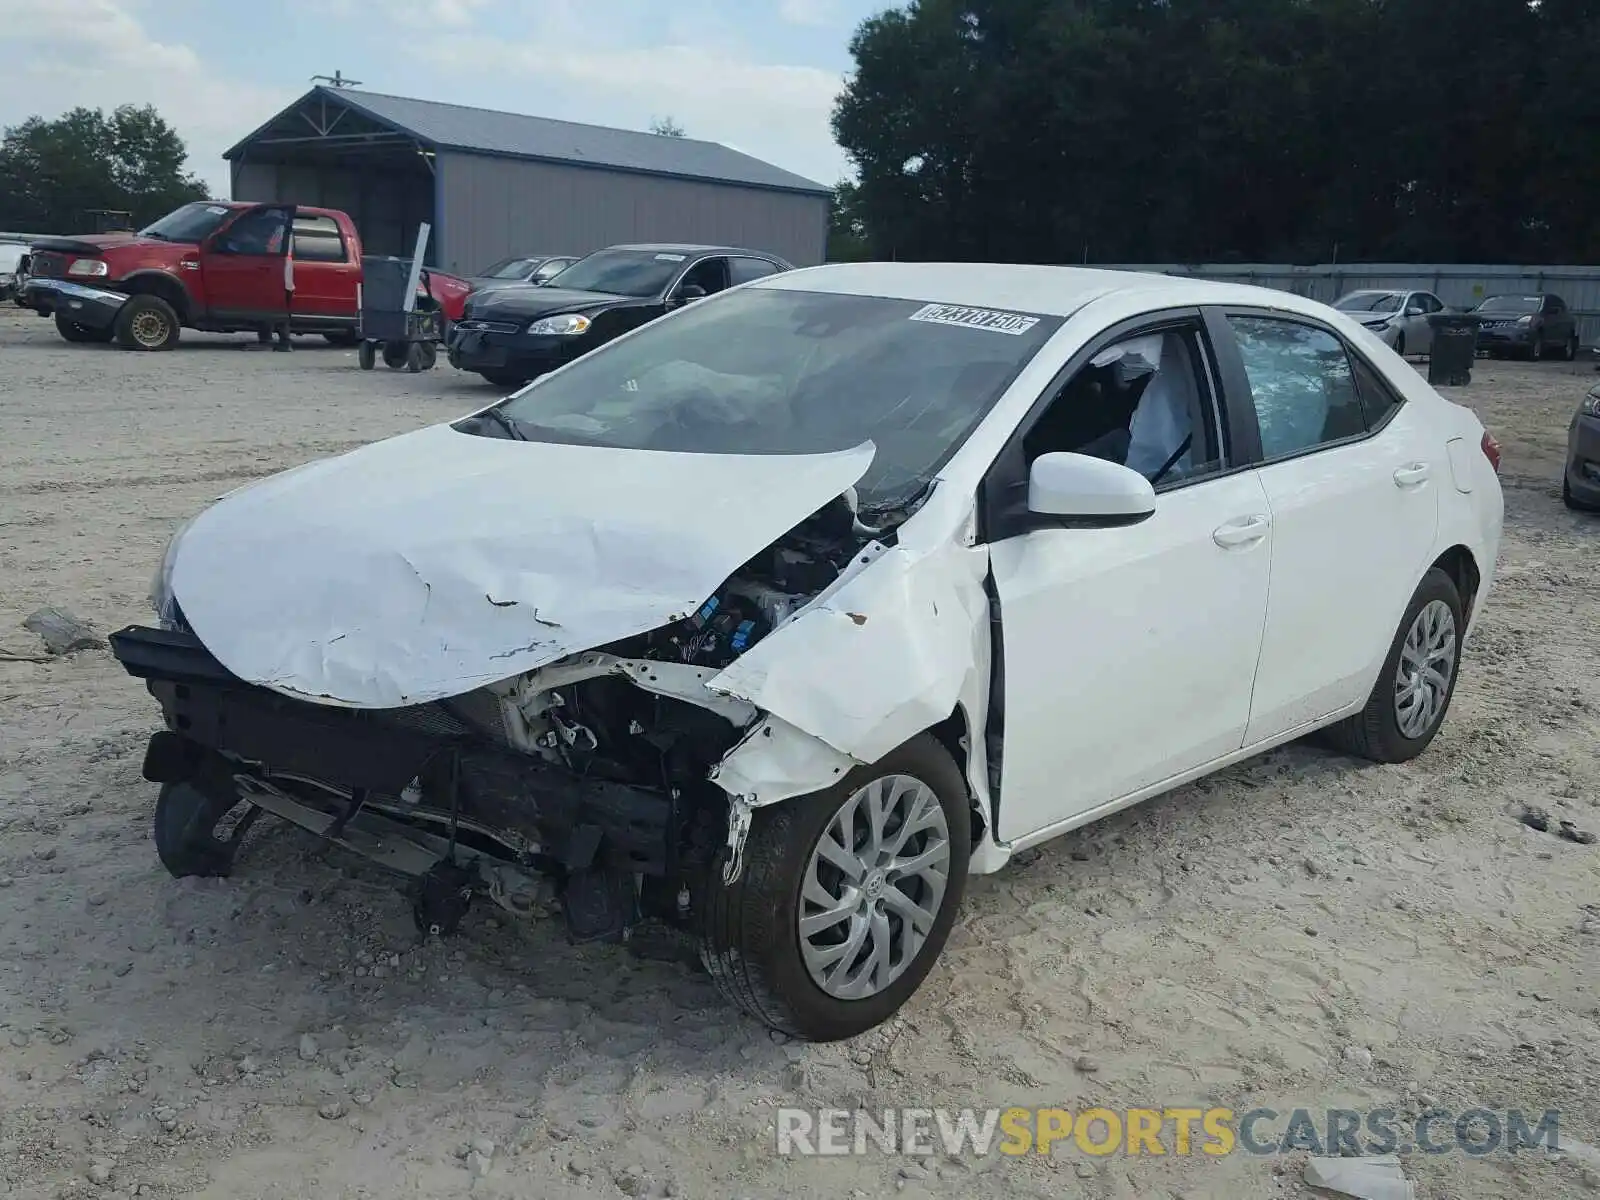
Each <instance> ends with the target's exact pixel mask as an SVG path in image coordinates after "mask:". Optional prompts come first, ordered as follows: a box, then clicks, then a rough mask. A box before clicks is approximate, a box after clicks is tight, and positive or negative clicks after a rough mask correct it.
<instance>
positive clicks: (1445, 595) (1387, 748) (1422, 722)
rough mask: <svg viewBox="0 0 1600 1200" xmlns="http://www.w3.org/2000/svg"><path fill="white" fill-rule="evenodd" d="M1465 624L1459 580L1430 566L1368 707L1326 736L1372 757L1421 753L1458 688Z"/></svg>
mask: <svg viewBox="0 0 1600 1200" xmlns="http://www.w3.org/2000/svg"><path fill="white" fill-rule="evenodd" d="M1465 628H1466V621H1465V619H1464V618H1463V615H1462V606H1461V593H1460V592H1458V591H1457V590H1456V585H1455V581H1454V580H1452V579H1451V578H1450V576H1449V575H1447V574H1445V572H1443V571H1441V570H1440V569H1439V568H1438V567H1433V568H1431V569H1430V570H1429V571H1428V573H1427V574H1426V575H1424V576H1423V578H1422V583H1421V584H1419V585H1418V587H1417V590H1416V592H1414V593H1413V594H1412V597H1411V603H1410V604H1408V605H1406V611H1405V616H1404V617H1402V618H1401V620H1400V628H1399V630H1398V631H1397V632H1396V633H1395V635H1394V641H1393V643H1392V644H1391V645H1390V647H1389V654H1388V656H1387V657H1386V658H1385V659H1384V661H1383V669H1382V670H1381V671H1379V672H1378V682H1377V683H1375V684H1374V685H1373V688H1372V694H1371V695H1370V696H1369V697H1368V698H1367V705H1366V707H1365V708H1363V709H1362V710H1361V711H1360V712H1358V713H1356V714H1355V716H1353V717H1347V718H1346V719H1345V720H1343V721H1340V722H1339V723H1338V724H1337V725H1333V726H1331V727H1329V728H1328V729H1327V730H1325V731H1324V733H1323V737H1324V739H1325V740H1326V741H1327V742H1329V743H1330V744H1331V745H1332V746H1334V748H1336V749H1339V750H1343V751H1345V752H1346V753H1348V754H1353V755H1355V756H1357V757H1358V758H1366V759H1371V760H1372V761H1373V762H1384V763H1399V762H1406V761H1408V760H1409V759H1413V758H1415V757H1416V756H1417V755H1419V754H1421V753H1422V752H1423V751H1424V750H1426V749H1427V748H1428V743H1429V742H1431V741H1433V738H1434V735H1435V734H1437V733H1438V732H1439V727H1440V726H1441V725H1442V724H1443V723H1444V717H1445V713H1446V712H1448V711H1449V709H1450V700H1451V697H1453V696H1454V695H1455V690H1456V679H1457V677H1458V676H1459V674H1460V655H1461V634H1462V632H1463V631H1464V630H1465Z"/></svg>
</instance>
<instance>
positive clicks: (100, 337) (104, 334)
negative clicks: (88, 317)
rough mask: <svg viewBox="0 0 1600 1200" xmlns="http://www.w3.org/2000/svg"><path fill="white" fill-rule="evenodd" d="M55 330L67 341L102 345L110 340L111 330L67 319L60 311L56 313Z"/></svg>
mask: <svg viewBox="0 0 1600 1200" xmlns="http://www.w3.org/2000/svg"><path fill="white" fill-rule="evenodd" d="M56 332H57V333H59V334H60V335H61V336H62V337H63V338H65V339H66V340H67V341H69V342H73V343H75V344H81V345H94V344H99V345H104V344H105V343H106V342H109V341H110V340H111V336H112V334H111V330H109V329H95V328H94V327H93V326H90V325H80V324H78V323H77V322H76V321H69V320H67V319H66V318H65V317H64V316H62V315H61V314H60V313H57V314H56Z"/></svg>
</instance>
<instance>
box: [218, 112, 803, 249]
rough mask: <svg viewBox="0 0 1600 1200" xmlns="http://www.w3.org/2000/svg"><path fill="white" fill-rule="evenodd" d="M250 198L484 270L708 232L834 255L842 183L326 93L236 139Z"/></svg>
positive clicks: (757, 163) (237, 192)
mask: <svg viewBox="0 0 1600 1200" xmlns="http://www.w3.org/2000/svg"><path fill="white" fill-rule="evenodd" d="M224 157H225V158H226V159H228V161H229V163H230V164H231V166H232V190H233V198H234V199H235V200H252V201H272V200H280V201H286V202H289V203H295V204H311V205H320V206H323V207H327V208H337V209H342V210H343V211H345V212H347V213H349V214H350V216H351V218H352V219H353V220H354V221H355V223H356V228H357V229H359V230H360V231H361V238H362V242H363V244H364V245H365V248H366V252H367V253H369V254H401V255H408V254H410V253H411V248H412V245H413V243H414V242H415V240H416V235H417V226H418V225H419V224H420V223H421V222H424V221H426V222H428V223H429V224H430V225H432V227H433V232H432V234H431V236H430V238H429V249H428V262H429V264H430V265H431V266H435V267H439V268H440V269H442V270H446V271H451V272H455V273H460V274H472V273H473V272H476V271H480V270H482V269H483V268H485V267H487V266H488V265H489V264H491V263H493V262H495V261H497V260H499V259H502V258H507V257H510V256H511V255H514V254H586V253H588V252H589V251H591V250H596V249H599V248H600V247H602V246H609V245H615V244H616V243H619V242H705V243H716V244H721V245H731V246H743V247H747V248H749V249H752V250H766V251H769V252H771V253H775V254H778V255H781V256H782V257H784V258H786V259H788V260H789V261H790V262H792V263H794V264H795V265H796V266H811V265H814V264H816V263H820V262H822V261H823V258H824V256H825V253H826V247H827V236H828V213H829V203H830V189H828V188H826V187H823V186H822V185H821V184H818V183H813V182H812V181H811V180H809V179H803V178H801V177H800V176H798V175H793V174H790V173H789V172H788V171H784V170H781V169H780V168H778V167H774V166H772V165H771V164H769V163H765V162H762V161H761V160H760V159H757V158H751V157H750V156H749V155H748V154H742V153H740V152H739V151H737V150H733V149H730V148H729V147H727V146H723V145H720V144H718V143H716V142H702V141H695V140H693V139H691V138H679V137H667V136H663V135H661V134H654V133H638V132H634V131H632V130H626V129H608V128H604V127H602V126H598V125H578V124H574V123H572V122H569V121H552V120H547V119H546V118H543V117H528V116H521V115H518V114H516V113H503V112H493V111H490V110H488V109H481V108H466V107H464V106H462V105H459V104H438V103H434V102H432V101H428V100H408V99H405V98H403V97H400V96H384V95H379V94H377V93H374V92H365V91H356V90H354V89H352V88H330V87H320V86H319V87H316V88H313V89H312V90H311V91H309V92H307V93H306V94H305V95H304V96H302V97H301V98H300V99H299V100H297V101H295V102H294V103H293V104H291V105H290V106H289V107H288V108H286V109H284V110H283V111H282V112H280V113H279V114H278V115H277V116H275V117H273V118H272V119H271V120H270V121H268V122H267V123H266V124H265V125H263V126H261V128H259V129H257V130H256V131H255V132H254V133H252V134H250V135H249V136H248V137H246V138H245V139H244V140H243V141H241V142H239V143H238V144H237V145H236V146H234V147H233V148H232V149H230V150H229V151H228V152H227V153H226V154H225V155H224Z"/></svg>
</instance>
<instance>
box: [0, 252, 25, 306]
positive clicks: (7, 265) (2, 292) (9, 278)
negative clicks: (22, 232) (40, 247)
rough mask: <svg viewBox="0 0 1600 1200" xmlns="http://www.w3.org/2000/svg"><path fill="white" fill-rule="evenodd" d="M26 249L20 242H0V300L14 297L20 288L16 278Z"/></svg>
mask: <svg viewBox="0 0 1600 1200" xmlns="http://www.w3.org/2000/svg"><path fill="white" fill-rule="evenodd" d="M27 253H28V247H27V246H25V245H23V244H22V243H21V242H0V300H5V299H8V298H10V297H12V296H15V295H16V294H17V292H18V291H19V290H20V289H21V287H22V281H21V280H20V279H19V278H17V276H18V272H19V269H20V267H21V265H22V260H23V258H25V257H26V256H27Z"/></svg>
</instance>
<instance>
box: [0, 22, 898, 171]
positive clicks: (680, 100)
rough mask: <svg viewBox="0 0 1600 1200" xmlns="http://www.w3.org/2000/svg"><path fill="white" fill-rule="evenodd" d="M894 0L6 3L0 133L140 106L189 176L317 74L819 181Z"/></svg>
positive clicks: (218, 161)
mask: <svg viewBox="0 0 1600 1200" xmlns="http://www.w3.org/2000/svg"><path fill="white" fill-rule="evenodd" d="M887 7H890V0H0V126H7V125H15V124H18V123H20V122H21V121H24V120H26V119H27V118H28V117H30V116H35V115H38V116H44V117H54V116H58V115H60V114H61V113H63V112H65V111H66V110H68V109H70V108H73V107H76V106H78V105H83V106H86V107H89V108H105V109H107V110H110V109H112V108H115V107H116V106H117V105H118V104H124V103H134V104H145V103H149V104H154V105H155V106H156V108H157V109H158V110H159V111H160V112H161V115H162V116H163V117H165V118H166V119H167V120H168V121H169V122H171V123H172V124H173V125H174V126H176V127H177V130H178V132H179V133H180V134H181V135H182V136H183V138H184V139H185V141H186V142H187V144H188V147H189V168H190V170H192V171H193V172H194V173H195V174H197V175H199V176H200V177H201V178H202V179H203V180H205V181H206V182H207V183H208V184H209V185H210V186H211V187H212V189H213V194H214V195H216V196H218V197H225V196H226V195H227V194H228V171H227V164H226V163H224V162H223V160H222V157H221V155H222V152H223V151H224V150H226V149H227V148H228V147H229V146H231V145H232V144H233V143H234V142H236V141H238V140H239V139H240V138H242V137H244V136H245V135H246V134H248V133H250V132H251V131H252V130H253V129H255V128H256V126H258V125H260V124H261V123H262V122H264V121H265V120H266V119H267V118H268V117H270V116H272V115H273V114H274V113H275V112H277V111H278V110H279V109H281V108H283V107H284V106H285V105H287V104H288V103H289V102H290V101H292V100H293V99H295V97H297V96H299V95H300V94H302V93H303V92H305V91H306V90H307V89H309V88H310V87H311V86H312V84H311V76H313V75H332V74H333V73H334V72H335V71H336V70H337V71H340V72H342V73H343V74H344V76H345V77H347V78H350V79H355V80H359V81H361V84H362V86H363V88H364V89H365V90H368V91H374V92H387V93H389V94H391V95H400V96H414V97H417V98H419V99H425V100H443V101H448V102H451V103H454V104H469V105H476V106H480V107H484V108H496V109H502V110H505V111H509V112H520V113H531V114H533V115H536V116H545V117H557V118H560V119H562V120H567V121H584V122H588V123H591V124H595V125H612V126H616V127H619V128H626V129H645V128H647V127H648V126H649V124H650V122H651V121H652V120H654V119H656V118H663V117H671V118H672V119H673V120H675V121H676V122H677V123H678V124H679V125H680V126H682V127H683V129H684V131H685V132H686V133H687V134H688V135H689V136H691V137H697V138H704V139H706V140H708V141H715V142H723V143H725V144H727V145H730V146H733V147H735V148H737V149H739V150H742V151H744V152H745V153H747V154H752V155H754V156H755V157H757V158H761V159H765V160H766V161H767V162H770V163H773V164H775V165H776V166H780V167H783V168H785V169H786V170H789V171H793V172H795V173H796V174H799V175H803V176H806V177H807V178H809V179H813V180H816V181H817V182H818V183H822V184H833V183H837V182H838V181H839V180H840V179H841V178H844V177H845V175H846V174H847V172H848V171H849V163H848V161H847V160H846V158H845V155H844V152H843V151H841V150H840V149H839V147H838V146H836V145H835V144H834V142H833V137H832V134H831V132H830V131H829V127H828V117H829V113H830V112H831V111H832V107H833V100H834V97H835V96H836V95H838V93H839V90H840V88H841V87H842V85H843V82H844V78H845V75H846V73H847V72H848V71H849V70H850V65H851V63H850V54H849V48H848V47H849V41H850V36H851V34H852V33H853V32H854V30H855V28H856V27H857V25H859V24H860V22H861V21H862V20H863V19H864V18H865V17H867V16H870V15H871V14H872V13H874V12H877V11H879V10H881V9H884V8H887Z"/></svg>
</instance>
